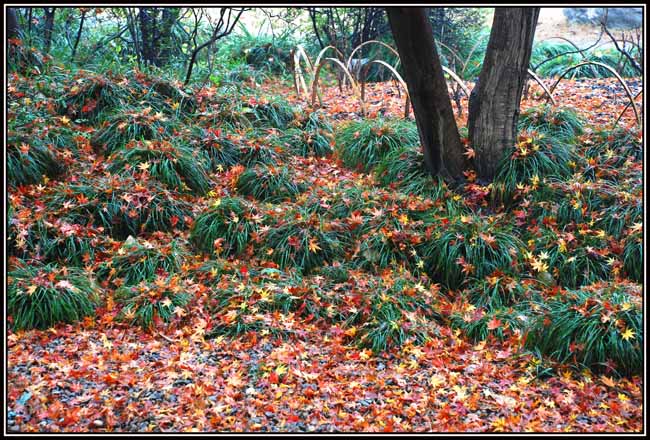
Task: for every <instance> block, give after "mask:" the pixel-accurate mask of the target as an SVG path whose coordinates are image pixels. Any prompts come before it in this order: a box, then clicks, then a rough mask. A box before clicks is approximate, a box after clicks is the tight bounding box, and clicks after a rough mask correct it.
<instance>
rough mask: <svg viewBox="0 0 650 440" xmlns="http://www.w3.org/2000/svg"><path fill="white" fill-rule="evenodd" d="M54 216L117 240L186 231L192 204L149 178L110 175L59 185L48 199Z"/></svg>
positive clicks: (47, 196) (48, 204) (47, 201)
mask: <svg viewBox="0 0 650 440" xmlns="http://www.w3.org/2000/svg"><path fill="white" fill-rule="evenodd" d="M45 202H46V205H47V206H48V209H49V211H50V212H51V213H52V214H53V215H58V216H59V217H60V218H62V219H65V220H66V221H68V222H70V223H77V224H87V223H88V222H89V220H90V221H92V223H93V225H94V226H95V227H97V228H103V230H104V231H106V232H107V233H109V234H110V235H112V236H113V237H115V238H118V239H122V240H123V239H125V238H126V237H128V236H129V235H134V236H137V235H139V234H141V233H144V232H155V231H172V230H173V229H174V228H177V227H178V228H179V229H180V228H183V227H185V225H186V224H187V219H188V218H190V216H191V205H190V203H189V202H187V201H186V200H185V199H183V198H182V196H181V195H180V194H179V193H177V192H174V191H169V190H167V189H165V188H164V187H163V186H162V184H161V183H159V182H157V181H155V180H149V179H148V178H147V177H146V176H142V175H141V176H140V177H139V178H138V179H135V178H134V177H132V176H129V175H121V176H118V175H110V176H101V177H95V178H92V179H81V180H80V181H79V182H78V183H74V184H73V183H66V184H62V185H59V186H57V187H55V188H54V190H53V191H52V192H51V193H50V194H47V195H46V197H45Z"/></svg>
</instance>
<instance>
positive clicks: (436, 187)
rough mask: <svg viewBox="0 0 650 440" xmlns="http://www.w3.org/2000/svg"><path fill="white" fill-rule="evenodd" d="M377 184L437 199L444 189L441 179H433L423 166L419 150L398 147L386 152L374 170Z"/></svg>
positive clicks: (421, 154) (422, 158) (422, 156)
mask: <svg viewBox="0 0 650 440" xmlns="http://www.w3.org/2000/svg"><path fill="white" fill-rule="evenodd" d="M375 176H376V178H377V180H378V182H379V183H381V184H382V185H385V186H389V187H390V188H393V189H397V190H399V191H401V192H403V193H407V194H415V195H419V196H424V197H432V198H439V197H441V196H442V195H443V194H444V193H445V191H446V187H445V185H444V182H443V181H442V180H441V179H434V178H433V177H432V176H431V174H430V173H429V171H428V170H427V169H426V167H425V166H424V155H423V153H422V150H421V149H420V148H417V147H416V148H414V147H400V148H397V149H395V150H392V151H390V152H388V153H387V154H386V155H385V156H384V157H383V158H382V159H381V161H380V162H379V163H378V164H377V167H376V168H375Z"/></svg>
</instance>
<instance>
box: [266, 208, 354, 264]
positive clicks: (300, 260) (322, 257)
mask: <svg viewBox="0 0 650 440" xmlns="http://www.w3.org/2000/svg"><path fill="white" fill-rule="evenodd" d="M336 226H337V225H336V224H333V223H329V222H327V221H326V220H324V219H323V218H322V217H320V216H318V215H316V214H311V213H308V212H300V211H298V212H289V213H288V214H287V215H286V216H285V218H284V219H281V220H280V222H279V223H278V224H277V225H275V226H274V227H273V228H272V229H271V230H270V231H269V233H268V236H267V238H266V248H267V250H268V251H269V252H270V253H271V258H272V259H273V261H275V262H276V263H278V264H279V265H280V267H281V268H285V267H289V266H293V267H296V268H299V269H302V270H303V271H304V272H309V271H310V270H311V269H313V268H315V267H319V266H322V265H323V264H324V263H326V262H327V263H332V262H334V261H336V260H337V259H339V258H341V257H342V256H343V255H344V252H345V245H346V243H347V240H348V237H347V234H346V233H345V232H344V231H342V230H341V229H338V228H336Z"/></svg>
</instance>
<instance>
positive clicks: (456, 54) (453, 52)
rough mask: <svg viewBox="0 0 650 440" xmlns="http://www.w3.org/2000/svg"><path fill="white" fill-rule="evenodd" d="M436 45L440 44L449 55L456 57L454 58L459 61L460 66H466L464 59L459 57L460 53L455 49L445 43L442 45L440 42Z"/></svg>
mask: <svg viewBox="0 0 650 440" xmlns="http://www.w3.org/2000/svg"><path fill="white" fill-rule="evenodd" d="M436 43H438V44H439V45H440V46H441V47H444V48H445V49H447V50H448V51H449V53H450V54H452V55H453V56H454V58H456V59H457V60H458V62H459V65H460V66H462V65H463V64H465V63H464V62H463V59H462V58H461V57H460V55H458V52H456V51H455V50H454V49H452V48H451V47H449V46H447V45H446V44H445V43H441V42H440V41H436Z"/></svg>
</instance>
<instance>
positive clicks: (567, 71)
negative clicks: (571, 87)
mask: <svg viewBox="0 0 650 440" xmlns="http://www.w3.org/2000/svg"><path fill="white" fill-rule="evenodd" d="M587 64H592V65H594V66H601V67H604V68H605V69H607V70H609V71H610V72H612V73H613V74H614V76H615V77H616V79H618V82H620V83H621V85H622V86H623V88H624V89H625V94H626V95H627V97H628V99H629V100H630V104H632V109H633V110H634V116H636V122H637V124H639V125H640V124H641V118H640V117H639V111H638V109H637V108H636V104H635V102H634V98H633V97H632V92H631V91H630V88H629V87H628V86H627V83H626V82H625V80H623V78H622V77H621V75H619V74H618V72H617V71H616V70H615V69H613V68H612V67H611V66H608V65H607V64H603V63H599V62H596V61H583V62H582V63H578V64H576V65H575V66H571V67H569V68H568V69H567V70H565V71H564V73H563V74H562V75H560V77H559V78H558V79H557V81H556V82H555V84H553V86H552V87H551V89H550V92H551V93H553V92H554V91H555V88H556V87H557V85H558V84H559V83H560V81H562V78H564V77H565V76H566V74H567V73H569V72H571V71H572V70H575V69H577V68H578V67H582V66H586V65H587Z"/></svg>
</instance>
